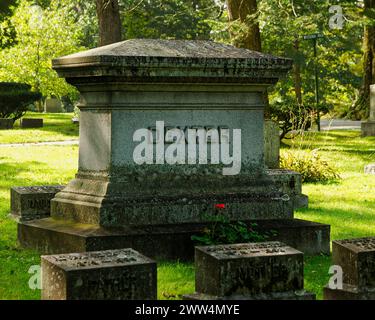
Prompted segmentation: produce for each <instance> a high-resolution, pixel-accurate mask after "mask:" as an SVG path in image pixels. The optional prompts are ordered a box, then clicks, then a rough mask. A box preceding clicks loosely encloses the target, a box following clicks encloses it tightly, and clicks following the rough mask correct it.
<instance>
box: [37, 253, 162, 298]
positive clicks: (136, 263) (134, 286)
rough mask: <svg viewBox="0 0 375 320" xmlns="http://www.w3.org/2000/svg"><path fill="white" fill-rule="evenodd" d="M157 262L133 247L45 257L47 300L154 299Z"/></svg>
mask: <svg viewBox="0 0 375 320" xmlns="http://www.w3.org/2000/svg"><path fill="white" fill-rule="evenodd" d="M156 295H157V292H156V263H155V262H154V261H152V260H151V259H149V258H147V257H145V256H142V255H141V254H139V253H138V252H137V251H135V250H133V249H120V250H107V251H96V252H89V253H71V254H64V255H53V256H42V299H44V300H136V299H137V300H153V299H156Z"/></svg>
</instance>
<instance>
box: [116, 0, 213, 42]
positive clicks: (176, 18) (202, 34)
mask: <svg viewBox="0 0 375 320" xmlns="http://www.w3.org/2000/svg"><path fill="white" fill-rule="evenodd" d="M120 5H121V7H122V10H121V15H122V21H123V31H124V37H125V38H126V39H131V38H161V39H209V38H210V32H211V26H210V24H209V23H208V21H207V20H208V19H210V18H212V17H214V16H217V15H218V14H219V11H220V7H219V6H218V5H217V4H216V2H215V0H185V1H183V0H153V1H140V0H122V1H120Z"/></svg>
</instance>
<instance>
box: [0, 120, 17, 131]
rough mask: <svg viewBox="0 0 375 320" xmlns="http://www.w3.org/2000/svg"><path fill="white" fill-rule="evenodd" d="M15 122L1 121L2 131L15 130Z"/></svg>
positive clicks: (0, 127) (0, 128)
mask: <svg viewBox="0 0 375 320" xmlns="http://www.w3.org/2000/svg"><path fill="white" fill-rule="evenodd" d="M13 123H14V122H13V120H12V119H3V118H1V119H0V130H2V129H4V130H7V129H12V128H13Z"/></svg>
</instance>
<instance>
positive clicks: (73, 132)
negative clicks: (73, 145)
mask: <svg viewBox="0 0 375 320" xmlns="http://www.w3.org/2000/svg"><path fill="white" fill-rule="evenodd" d="M72 117H73V113H36V112H28V113H27V114H26V115H25V118H43V122H44V126H43V128H35V129H23V128H21V127H20V120H18V121H16V123H15V124H14V128H13V129H11V130H0V144H4V143H27V142H46V141H66V140H74V139H77V138H78V130H79V126H78V125H76V124H73V123H72V122H71V119H72Z"/></svg>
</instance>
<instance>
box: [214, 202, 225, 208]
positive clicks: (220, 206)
mask: <svg viewBox="0 0 375 320" xmlns="http://www.w3.org/2000/svg"><path fill="white" fill-rule="evenodd" d="M215 208H216V209H225V204H224V203H218V204H215Z"/></svg>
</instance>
